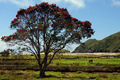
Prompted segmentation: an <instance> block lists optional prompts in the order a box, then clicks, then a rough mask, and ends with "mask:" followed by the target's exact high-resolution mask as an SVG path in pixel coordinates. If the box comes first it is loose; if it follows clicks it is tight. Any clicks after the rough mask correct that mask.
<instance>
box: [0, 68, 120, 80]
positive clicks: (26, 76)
mask: <svg viewBox="0 0 120 80" xmlns="http://www.w3.org/2000/svg"><path fill="white" fill-rule="evenodd" d="M46 75H47V77H46V78H40V77H39V71H31V70H26V71H8V70H0V80H120V74H119V73H117V72H113V73H85V72H81V71H78V72H53V71H49V72H48V71H47V72H46Z"/></svg>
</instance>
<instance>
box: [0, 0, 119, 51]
mask: <svg viewBox="0 0 120 80" xmlns="http://www.w3.org/2000/svg"><path fill="white" fill-rule="evenodd" d="M41 2H48V3H49V4H51V3H55V4H56V5H57V6H60V7H61V8H67V9H68V11H69V13H70V14H71V15H72V16H73V17H75V18H77V19H79V20H81V21H85V20H88V21H90V22H91V23H92V28H93V29H94V30H95V34H94V35H93V36H92V37H91V39H97V40H101V39H103V38H105V37H107V36H109V35H111V34H113V33H116V32H120V0H0V37H2V36H8V35H10V34H12V33H14V32H15V30H11V29H10V28H9V26H10V22H11V21H12V20H13V19H14V18H15V16H16V14H17V11H18V10H19V9H20V8H28V7H29V6H34V5H35V4H40V3H41ZM86 40H87V39H83V40H82V42H84V41H86ZM77 46H78V44H73V45H71V46H69V47H70V48H68V47H67V49H68V50H70V51H73V50H74V49H75V48H76V47H77ZM7 48H8V46H7V45H6V44H5V43H4V42H2V41H0V51H2V50H4V49H7Z"/></svg>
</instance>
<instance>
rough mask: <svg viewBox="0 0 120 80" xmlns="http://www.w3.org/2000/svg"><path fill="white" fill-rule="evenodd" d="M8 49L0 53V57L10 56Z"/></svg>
mask: <svg viewBox="0 0 120 80" xmlns="http://www.w3.org/2000/svg"><path fill="white" fill-rule="evenodd" d="M10 51H11V50H10V49H7V50H4V51H2V52H0V54H1V56H4V57H8V56H9V55H10Z"/></svg>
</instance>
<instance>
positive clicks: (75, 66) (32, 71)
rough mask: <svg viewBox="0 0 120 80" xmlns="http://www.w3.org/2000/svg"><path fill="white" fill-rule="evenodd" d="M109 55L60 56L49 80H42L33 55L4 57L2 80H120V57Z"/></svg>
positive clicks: (50, 68) (0, 61)
mask: <svg viewBox="0 0 120 80" xmlns="http://www.w3.org/2000/svg"><path fill="white" fill-rule="evenodd" d="M109 55H110V54H109ZM109 55H106V54H100V55H98V54H97V55H95V54H93V55H92V54H81V55H80V54H79V55H75V54H74V55H73V54H72V55H70V54H68V55H66V54H65V55H56V56H55V58H54V60H53V61H52V63H51V64H50V65H49V66H48V68H47V71H46V75H47V77H46V78H40V77H39V70H38V64H37V62H36V60H35V57H34V56H33V55H16V56H9V57H2V56H0V80H120V58H119V55H120V54H117V53H116V55H114V54H113V55H112V56H111V55H110V57H109ZM41 56H42V58H43V57H44V55H41ZM89 60H93V63H89Z"/></svg>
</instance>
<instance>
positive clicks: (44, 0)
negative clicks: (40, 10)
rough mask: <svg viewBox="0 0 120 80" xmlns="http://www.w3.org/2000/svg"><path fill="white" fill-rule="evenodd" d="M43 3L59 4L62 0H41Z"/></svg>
mask: <svg viewBox="0 0 120 80" xmlns="http://www.w3.org/2000/svg"><path fill="white" fill-rule="evenodd" d="M41 1H42V2H48V3H59V2H61V0H41Z"/></svg>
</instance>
